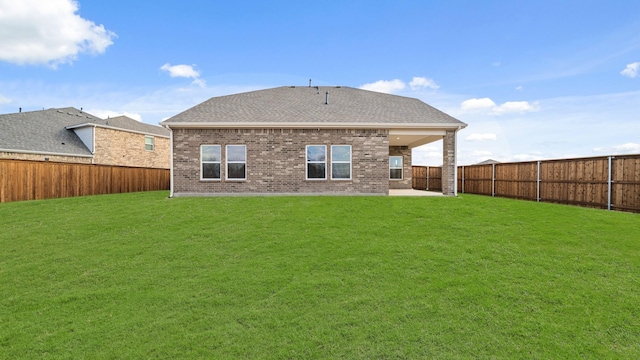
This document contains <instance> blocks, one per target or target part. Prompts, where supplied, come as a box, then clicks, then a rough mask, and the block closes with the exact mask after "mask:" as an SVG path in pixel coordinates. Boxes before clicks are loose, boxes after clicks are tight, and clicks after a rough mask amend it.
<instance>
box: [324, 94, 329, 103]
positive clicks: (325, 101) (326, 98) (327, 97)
mask: <svg viewBox="0 0 640 360" xmlns="http://www.w3.org/2000/svg"><path fill="white" fill-rule="evenodd" d="M324 104H325V105H328V104H329V92H328V91H327V92H326V93H325V94H324Z"/></svg>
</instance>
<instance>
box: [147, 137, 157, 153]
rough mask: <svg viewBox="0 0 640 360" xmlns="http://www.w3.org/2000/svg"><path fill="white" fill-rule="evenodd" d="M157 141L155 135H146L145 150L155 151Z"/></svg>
mask: <svg viewBox="0 0 640 360" xmlns="http://www.w3.org/2000/svg"><path fill="white" fill-rule="evenodd" d="M154 145H155V142H154V139H153V136H145V137H144V149H145V150H149V151H153V148H154Z"/></svg>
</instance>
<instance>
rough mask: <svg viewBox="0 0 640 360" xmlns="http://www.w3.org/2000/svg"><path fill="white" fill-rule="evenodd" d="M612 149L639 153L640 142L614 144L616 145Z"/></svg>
mask: <svg viewBox="0 0 640 360" xmlns="http://www.w3.org/2000/svg"><path fill="white" fill-rule="evenodd" d="M613 151H616V152H633V153H640V144H638V143H626V144H622V145H616V146H614V147H613Z"/></svg>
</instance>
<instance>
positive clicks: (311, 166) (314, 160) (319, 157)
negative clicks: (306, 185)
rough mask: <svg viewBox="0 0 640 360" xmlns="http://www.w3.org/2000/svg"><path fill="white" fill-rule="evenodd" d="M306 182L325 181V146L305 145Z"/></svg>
mask: <svg viewBox="0 0 640 360" xmlns="http://www.w3.org/2000/svg"><path fill="white" fill-rule="evenodd" d="M306 153H307V155H306V158H307V180H326V179H327V146H326V145H307V151H306Z"/></svg>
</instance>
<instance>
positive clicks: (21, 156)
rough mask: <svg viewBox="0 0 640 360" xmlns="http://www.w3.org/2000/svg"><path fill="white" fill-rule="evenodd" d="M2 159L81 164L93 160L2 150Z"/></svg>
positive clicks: (0, 157)
mask: <svg viewBox="0 0 640 360" xmlns="http://www.w3.org/2000/svg"><path fill="white" fill-rule="evenodd" d="M0 159H12V160H32V161H52V162H65V163H80V164H91V160H92V159H91V158H90V157H81V156H64V155H44V154H25V153H16V152H0ZM47 159H48V160H47Z"/></svg>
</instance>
